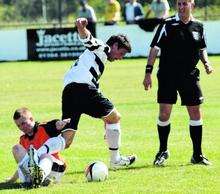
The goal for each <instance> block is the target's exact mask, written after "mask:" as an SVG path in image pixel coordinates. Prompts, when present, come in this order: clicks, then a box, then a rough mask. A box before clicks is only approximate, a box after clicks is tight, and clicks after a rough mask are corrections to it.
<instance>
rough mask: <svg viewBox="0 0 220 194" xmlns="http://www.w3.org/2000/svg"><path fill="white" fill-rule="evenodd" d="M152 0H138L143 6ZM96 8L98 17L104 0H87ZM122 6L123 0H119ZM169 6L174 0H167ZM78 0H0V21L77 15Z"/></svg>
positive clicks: (209, 1) (210, 1) (216, 1)
mask: <svg viewBox="0 0 220 194" xmlns="http://www.w3.org/2000/svg"><path fill="white" fill-rule="evenodd" d="M151 1H152V0H139V2H140V3H142V5H143V6H147V5H149V3H151ZM88 2H89V4H90V5H91V6H92V7H93V8H94V9H95V10H96V13H97V15H98V18H102V17H103V15H104V9H105V4H106V0H88ZM119 2H120V3H121V5H122V6H123V4H124V0H119ZM195 2H196V5H197V6H198V7H204V6H212V5H220V0H196V1H195ZM169 4H170V6H171V7H174V6H175V0H172V1H169ZM78 7H79V4H78V0H0V21H2V22H36V21H37V22H39V21H43V22H52V21H57V20H59V19H61V17H62V20H63V21H67V22H68V18H72V19H74V18H75V17H76V16H77V10H78Z"/></svg>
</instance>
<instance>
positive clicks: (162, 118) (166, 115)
mask: <svg viewBox="0 0 220 194" xmlns="http://www.w3.org/2000/svg"><path fill="white" fill-rule="evenodd" d="M169 118H170V114H169V113H167V112H160V115H159V120H160V121H162V122H165V121H168V120H169Z"/></svg>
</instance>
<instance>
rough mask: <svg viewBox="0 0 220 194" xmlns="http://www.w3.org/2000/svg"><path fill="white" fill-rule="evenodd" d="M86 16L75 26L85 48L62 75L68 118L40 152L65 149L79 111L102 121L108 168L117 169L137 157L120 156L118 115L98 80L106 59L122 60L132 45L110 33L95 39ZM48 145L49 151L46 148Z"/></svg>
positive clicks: (129, 163)
mask: <svg viewBox="0 0 220 194" xmlns="http://www.w3.org/2000/svg"><path fill="white" fill-rule="evenodd" d="M87 24H88V21H87V19H85V18H78V19H77V20H76V26H77V29H78V33H79V38H80V40H81V41H82V43H83V44H84V46H85V47H86V50H85V51H84V52H83V53H82V55H81V56H80V57H79V59H78V60H77V61H76V62H75V63H73V65H72V67H71V68H70V70H69V71H68V72H67V73H66V75H65V77H64V90H63V94H62V119H68V118H71V121H70V123H69V124H67V125H66V126H65V127H64V130H63V131H62V139H59V138H52V139H50V140H48V142H46V143H45V144H44V145H45V146H42V147H41V148H40V149H39V150H38V153H39V154H40V155H41V154H42V153H45V152H51V151H53V150H63V149H65V148H68V147H69V146H70V144H71V143H72V141H73V138H74V136H75V133H76V131H77V127H78V123H79V119H80V116H81V114H87V115H89V116H91V117H94V118H100V119H102V120H103V121H104V123H105V131H106V135H105V137H106V140H107V143H108V148H109V151H110V167H111V168H112V169H117V168H120V167H124V166H129V165H131V164H132V163H133V162H134V161H135V159H136V156H134V155H129V156H122V155H121V154H120V152H119V147H120V139H121V127H120V118H121V115H120V113H119V112H118V111H117V109H116V108H115V107H114V105H113V104H112V102H111V101H110V100H109V99H107V98H106V97H104V96H103V94H102V93H101V92H100V90H99V79H100V77H101V76H102V74H103V72H104V68H105V63H106V62H107V60H108V61H114V60H121V59H122V58H123V57H124V56H125V54H126V53H129V52H131V45H130V43H129V40H128V39H127V37H126V36H125V35H122V34H119V35H113V36H111V37H110V38H109V39H108V40H107V42H106V43H104V42H102V41H101V40H98V39H95V38H94V37H93V36H92V35H91V33H90V32H89V30H88V29H87V28H86V26H87ZM47 147H49V150H48V149H47Z"/></svg>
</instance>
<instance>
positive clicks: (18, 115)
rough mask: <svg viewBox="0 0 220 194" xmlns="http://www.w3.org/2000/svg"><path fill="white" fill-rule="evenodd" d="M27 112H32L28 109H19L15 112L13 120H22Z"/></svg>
mask: <svg viewBox="0 0 220 194" xmlns="http://www.w3.org/2000/svg"><path fill="white" fill-rule="evenodd" d="M26 112H30V110H29V109H28V108H26V107H23V108H19V109H17V110H15V112H14V115H13V119H14V120H17V119H20V118H21V116H22V115H23V114H24V113H26Z"/></svg>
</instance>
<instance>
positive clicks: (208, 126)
mask: <svg viewBox="0 0 220 194" xmlns="http://www.w3.org/2000/svg"><path fill="white" fill-rule="evenodd" d="M210 60H211V62H212V64H213V66H214V68H215V72H214V73H213V74H212V75H206V74H205V72H204V69H203V67H202V65H201V64H200V65H199V68H200V69H201V85H202V90H203V94H204V96H205V103H204V104H203V105H202V109H203V120H204V132H203V152H204V154H205V155H206V156H207V157H208V158H209V159H210V161H211V162H213V165H212V166H208V167H206V166H200V165H195V166H193V165H190V164H189V160H190V157H191V154H192V145H191V140H190V137H189V129H188V122H189V119H188V115H187V112H186V109H185V107H181V106H180V102H179V101H178V103H177V105H176V106H174V108H173V112H172V116H171V123H172V128H171V133H170V138H169V150H170V152H171V157H170V158H169V160H168V161H167V165H166V167H163V168H155V167H153V166H152V161H153V158H154V155H155V153H156V152H157V149H158V137H157V130H156V119H157V114H158V105H157V104H156V90H157V81H156V76H155V74H156V68H155V69H154V73H153V78H154V80H153V88H152V89H151V90H150V91H149V92H146V91H144V89H143V86H142V81H143V76H144V69H145V64H146V59H126V60H123V61H120V62H119V61H117V62H114V63H108V64H107V65H106V69H105V72H104V75H103V76H102V78H101V80H100V83H101V84H100V88H101V90H102V92H103V93H104V95H105V96H107V97H108V98H109V99H111V100H112V101H113V103H114V104H115V106H116V108H117V109H118V111H119V112H120V113H121V114H122V120H121V125H122V146H121V152H122V153H123V154H131V153H135V154H137V156H138V160H137V162H136V163H135V165H134V166H132V167H131V168H126V169H123V170H119V171H110V172H109V178H108V180H107V181H105V182H100V183H88V182H86V180H85V177H84V169H85V167H86V165H87V164H88V163H89V162H91V161H95V160H101V161H103V162H105V163H106V164H108V149H107V146H106V143H105V141H104V139H103V135H104V129H103V123H102V121H101V120H97V119H92V118H90V117H88V116H83V117H82V118H81V121H80V125H79V130H78V132H77V135H76V138H75V139H74V142H73V144H72V145H71V147H70V148H69V149H67V150H65V151H64V152H63V153H62V155H63V157H64V158H65V159H66V161H67V164H68V169H67V171H66V174H65V176H64V177H63V179H62V182H61V183H60V184H58V185H50V186H49V187H47V188H39V189H32V190H28V191H26V190H25V189H17V188H16V185H5V184H4V183H3V182H4V179H5V178H6V177H8V176H10V175H11V174H12V173H13V172H14V170H15V168H16V164H15V162H14V159H13V156H12V154H11V147H12V146H13V145H14V144H16V143H17V142H18V138H19V135H20V132H19V130H18V129H17V128H16V126H15V125H14V123H13V120H12V115H13V113H14V110H15V109H16V108H19V107H22V106H26V107H29V108H30V109H31V110H32V112H33V114H34V116H35V118H36V120H38V121H47V120H50V119H54V118H60V116H61V108H60V107H61V91H62V78H63V75H64V73H65V72H66V71H67V70H68V68H69V67H70V65H71V63H72V62H71V61H61V62H57V61H53V62H10V63H7V62H5V63H0V133H1V136H0V172H1V173H0V182H1V183H0V193H27V192H28V193H46V192H47V193H49V194H50V193H97V194H98V193H100V194H101V193H126V194H130V193H132V194H133V193H163V194H164V193H190V194H191V193H199V194H200V193H210V194H214V193H220V182H219V180H220V167H219V166H220V165H219V161H220V130H219V129H220V127H219V126H220V101H219V99H220V90H219V85H220V78H219V73H220V67H219V64H220V57H210Z"/></svg>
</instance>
